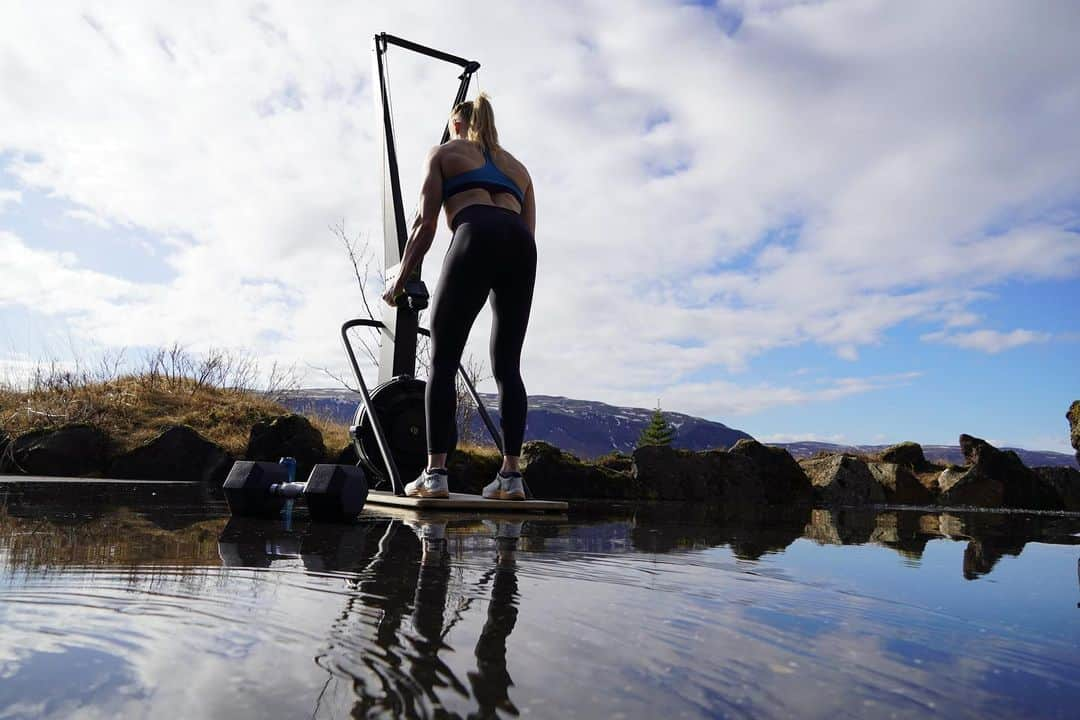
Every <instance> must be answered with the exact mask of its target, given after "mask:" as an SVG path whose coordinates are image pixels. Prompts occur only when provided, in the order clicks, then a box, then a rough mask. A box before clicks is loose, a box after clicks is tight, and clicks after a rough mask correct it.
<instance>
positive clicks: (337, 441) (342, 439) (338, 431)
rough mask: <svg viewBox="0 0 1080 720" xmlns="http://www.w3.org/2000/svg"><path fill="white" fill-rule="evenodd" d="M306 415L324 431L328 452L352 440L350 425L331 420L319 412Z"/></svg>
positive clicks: (334, 450)
mask: <svg viewBox="0 0 1080 720" xmlns="http://www.w3.org/2000/svg"><path fill="white" fill-rule="evenodd" d="M305 417H306V418H307V419H308V420H309V421H310V422H311V424H312V425H314V426H315V428H316V429H317V430H318V431H319V432H321V433H322V436H323V444H324V445H326V450H327V452H330V453H335V452H337V451H339V450H342V449H343V448H345V447H347V446H348V445H349V443H351V442H352V439H351V438H350V437H349V426H348V425H346V424H345V423H339V422H338V421H337V420H331V419H330V418H328V417H323V416H322V415H318V414H308V415H305Z"/></svg>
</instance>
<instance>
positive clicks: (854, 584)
mask: <svg viewBox="0 0 1080 720" xmlns="http://www.w3.org/2000/svg"><path fill="white" fill-rule="evenodd" d="M225 515H226V513H225V508H224V506H223V505H222V503H221V502H220V501H219V500H217V499H214V498H212V497H207V496H205V492H204V491H200V490H198V489H194V488H192V487H190V486H164V485H159V486H153V487H150V486H145V485H144V486H130V485H115V486H108V485H94V486H85V485H79V486H71V485H59V484H40V485H32V484H26V485H17V484H0V718H24V717H25V718H36V717H57V718H72V717H86V718H96V717H121V716H123V717H167V718H203V717H221V718H242V717H252V718H256V717H258V718H263V717H285V718H296V717H307V718H337V717H369V716H370V717H381V716H388V715H389V716H395V715H396V716H407V717H518V716H533V717H542V718H548V717H552V718H573V717H582V718H600V717H605V718H606V717H626V718H653V717H663V718H683V717H689V718H694V717H747V718H769V717H811V718H814V717H820V718H833V717H874V718H878V717H881V718H885V717H949V718H956V717H971V718H985V717H1062V718H1065V717H1071V718H1076V717H1078V716H1080V606H1078V602H1080V587H1078V554H1080V547H1078V546H1080V517H1076V516H1073V517H1067V516H1055V515H1025V514H1016V513H1014V514H998V513H965V512H959V511H957V512H948V513H942V512H931V511H910V510H905V511H897V510H888V511H885V510H881V511H877V512H839V511H829V510H809V509H806V510H795V511H792V510H788V511H785V512H783V513H779V514H777V513H769V514H765V513H762V512H760V511H753V510H735V509H731V508H728V509H726V510H725V509H722V508H708V507H701V506H681V505H666V506H657V505H652V506H630V505H626V506H614V507H613V506H611V505H607V506H605V507H603V508H584V509H576V510H574V511H573V512H571V513H570V514H569V515H568V516H563V517H556V518H544V517H527V518H525V519H524V522H522V518H521V517H514V516H499V517H486V518H485V517H481V516H461V515H458V516H441V517H440V516H437V515H418V514H415V513H402V514H394V515H388V514H387V513H386V512H383V511H380V510H370V511H367V510H366V511H365V514H364V515H363V516H362V517H361V521H360V522H358V523H357V524H356V525H354V526H321V527H320V526H313V525H311V524H309V523H307V522H305V521H304V520H303V519H302V517H297V518H295V519H294V520H293V522H292V523H291V524H290V525H288V526H287V525H286V524H285V523H284V522H283V521H279V522H238V521H236V520H232V521H230V520H229V519H228V518H227V517H226V516H225Z"/></svg>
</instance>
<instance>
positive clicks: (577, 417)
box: [284, 388, 1077, 467]
mask: <svg viewBox="0 0 1080 720" xmlns="http://www.w3.org/2000/svg"><path fill="white" fill-rule="evenodd" d="M480 397H481V399H483V401H484V404H485V405H486V406H487V408H488V410H489V411H490V412H491V414H492V416H493V417H494V419H495V422H496V423H498V418H499V413H498V410H497V409H496V408H497V399H496V397H495V396H494V395H491V394H487V393H481V395H480ZM359 402H360V396H359V395H357V394H355V393H353V392H350V391H348V390H341V389H336V388H325V389H324V388H315V389H305V390H298V391H296V392H294V393H293V394H292V395H291V396H290V397H289V398H287V399H286V400H285V401H284V404H285V405H286V406H287V407H289V408H290V409H292V410H295V411H296V412H302V413H307V414H315V415H321V416H322V417H325V418H328V419H331V420H335V421H337V422H340V423H344V424H346V425H348V424H351V423H352V420H353V416H354V414H355V413H356V407H357V404H358V403H359ZM651 416H652V410H648V409H645V408H625V407H617V406H614V405H608V404H606V403H602V402H594V401H591V400H573V399H570V398H564V397H557V396H550V395H533V396H531V397H530V398H529V420H528V427H527V428H526V431H525V437H526V439H529V440H543V441H545V442H549V443H551V444H552V445H554V446H556V447H558V448H562V449H563V450H566V451H567V452H571V453H573V454H574V455H577V456H578V457H581V458H595V457H599V456H600V455H604V454H606V453H609V452H612V451H615V450H618V451H620V452H625V453H629V452H631V451H632V450H633V449H634V445H635V444H636V443H637V439H638V436H639V435H640V434H641V430H642V428H644V427H645V425H646V424H647V423H648V422H649V418H650V417H651ZM664 417H666V418H667V420H668V422H670V423H671V424H672V425H674V426H675V427H676V428H677V430H678V434H677V435H676V438H675V446H676V447H681V448H687V449H689V450H706V449H709V448H717V447H722V448H729V447H731V446H732V445H734V444H735V443H736V442H738V441H739V439H741V438H749V437H750V435H748V434H747V433H745V432H743V431H742V430H736V429H734V428H730V427H728V426H727V425H724V424H723V423H718V422H713V421H711V420H705V419H703V418H698V417H693V416H692V415H683V414H681V413H673V412H665V413H664ZM473 432H474V433H475V434H476V437H478V438H481V440H483V439H486V438H487V432H486V431H485V430H484V428H483V425H481V423H480V420H479V418H477V419H476V420H475V421H474V422H473ZM770 444H775V445H777V446H778V447H782V448H785V449H786V450H787V451H788V452H790V453H791V454H792V455H793V456H795V457H797V458H802V457H810V456H811V455H813V454H814V453H818V452H823V451H824V452H845V451H846V452H858V453H864V454H873V453H878V452H881V451H882V450H884V449H885V448H887V447H888V445H833V444H830V443H821V442H809V441H807V442H795V443H770ZM1006 449H1011V450H1015V451H1016V453H1017V454H1018V455H1019V456H1020V459H1021V460H1023V461H1024V464H1025V465H1027V466H1028V467H1038V466H1042V465H1063V466H1067V467H1077V463H1076V459H1075V458H1074V457H1073V455H1072V454H1067V453H1058V452H1049V451H1039V450H1024V449H1022V448H1006ZM923 452H924V453H925V454H926V457H927V458H928V459H929V460H932V461H936V462H951V463H956V464H963V462H964V456H963V454H962V453H961V452H960V448H959V447H958V446H955V445H923Z"/></svg>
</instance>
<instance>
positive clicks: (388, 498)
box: [367, 490, 569, 513]
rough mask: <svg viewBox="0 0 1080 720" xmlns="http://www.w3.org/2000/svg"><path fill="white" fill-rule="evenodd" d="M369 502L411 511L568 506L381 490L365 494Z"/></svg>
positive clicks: (551, 509) (559, 509)
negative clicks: (400, 495)
mask: <svg viewBox="0 0 1080 720" xmlns="http://www.w3.org/2000/svg"><path fill="white" fill-rule="evenodd" d="M367 502H368V504H369V505H391V506H394V507H401V508H411V509H413V510H438V511H443V512H453V511H455V510H457V511H467V512H477V511H479V512H496V513H507V512H511V513H520V512H559V513H562V512H566V510H567V508H569V505H568V504H567V503H565V502H562V501H560V500H488V499H487V498H484V497H480V496H479V495H467V494H465V493H450V497H449V498H445V499H444V498H417V497H399V496H397V495H395V494H394V493H392V492H388V491H385V490H372V491H370V492H369V493H368V496H367Z"/></svg>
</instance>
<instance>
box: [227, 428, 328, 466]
mask: <svg viewBox="0 0 1080 720" xmlns="http://www.w3.org/2000/svg"><path fill="white" fill-rule="evenodd" d="M283 457H294V458H296V479H297V480H298V481H301V482H302V481H304V480H307V477H308V475H310V474H311V468H312V467H314V466H315V465H316V464H318V463H320V462H324V461H325V459H326V445H325V444H324V443H323V437H322V433H321V432H319V430H318V429H317V428H316V427H314V426H313V425H312V424H311V423H310V422H308V419H307V418H306V417H304V416H303V415H280V416H278V417H276V418H273V419H272V420H260V421H259V422H257V423H255V425H254V426H252V428H251V435H250V436H249V437H248V444H247V450H245V451H244V459H245V460H271V461H275V462H276V461H277V460H280V459H281V458H283Z"/></svg>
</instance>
